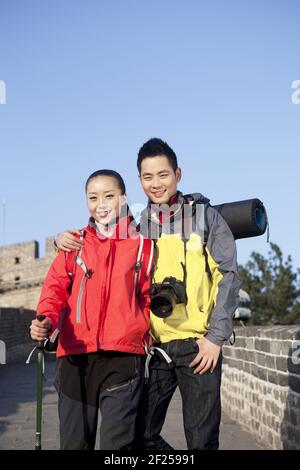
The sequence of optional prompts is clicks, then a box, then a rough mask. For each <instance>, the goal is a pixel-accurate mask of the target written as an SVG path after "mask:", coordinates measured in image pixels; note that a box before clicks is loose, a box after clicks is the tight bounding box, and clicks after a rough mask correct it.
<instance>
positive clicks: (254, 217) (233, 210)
mask: <svg viewBox="0 0 300 470" xmlns="http://www.w3.org/2000/svg"><path fill="white" fill-rule="evenodd" d="M212 207H213V208H214V209H216V210H217V211H218V212H219V213H220V214H221V216H222V217H223V218H224V219H225V220H226V222H227V224H228V226H229V228H230V230H231V231H232V233H233V236H234V238H235V239H236V240H237V239H238V238H249V237H257V236H259V235H263V234H264V233H265V231H266V228H267V226H268V217H267V211H266V209H265V207H264V205H263V203H262V202H261V201H260V200H259V199H247V200H245V201H237V202H227V203H224V204H219V205H217V206H212Z"/></svg>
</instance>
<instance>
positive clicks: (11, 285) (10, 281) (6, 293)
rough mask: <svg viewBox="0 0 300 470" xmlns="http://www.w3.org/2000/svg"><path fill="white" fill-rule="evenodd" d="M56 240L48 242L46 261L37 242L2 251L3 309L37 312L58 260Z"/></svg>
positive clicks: (0, 283)
mask: <svg viewBox="0 0 300 470" xmlns="http://www.w3.org/2000/svg"><path fill="white" fill-rule="evenodd" d="M53 240H54V238H53V237H48V238H47V239H46V245H45V256H44V257H43V258H40V257H39V243H38V242H37V241H35V240H33V241H28V242H22V243H15V244H12V245H7V246H1V247H0V307H14V308H18V307H23V308H35V306H36V303H37V300H38V295H39V292H40V288H41V285H42V283H43V280H44V279H45V276H46V274H47V272H48V269H49V266H50V264H51V262H52V260H53V258H54V256H55V249H54V244H53Z"/></svg>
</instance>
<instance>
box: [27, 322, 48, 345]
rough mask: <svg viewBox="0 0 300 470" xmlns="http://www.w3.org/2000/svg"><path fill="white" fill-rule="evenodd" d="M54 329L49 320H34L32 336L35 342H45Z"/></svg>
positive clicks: (31, 329)
mask: <svg viewBox="0 0 300 470" xmlns="http://www.w3.org/2000/svg"><path fill="white" fill-rule="evenodd" d="M51 329H52V322H51V320H50V319H49V318H47V317H46V318H44V320H43V321H39V320H38V319H37V318H35V319H34V320H32V322H31V326H30V336H31V338H32V339H34V341H44V340H45V339H46V338H47V336H48V335H49V333H50V331H51Z"/></svg>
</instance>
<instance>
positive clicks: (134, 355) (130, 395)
mask: <svg viewBox="0 0 300 470" xmlns="http://www.w3.org/2000/svg"><path fill="white" fill-rule="evenodd" d="M86 197H87V205H88V209H89V212H90V215H91V217H90V220H89V223H88V225H87V226H86V227H85V228H84V229H83V230H82V231H81V238H84V246H83V248H82V250H81V251H80V252H78V253H76V252H75V253H74V252H72V253H65V252H60V253H59V254H58V256H57V257H56V259H55V260H54V261H53V263H52V265H51V267H50V269H49V272H48V275H47V277H46V279H45V282H44V285H43V289H42V293H41V297H40V300H39V303H38V307H37V315H44V316H45V317H46V318H45V319H44V320H43V321H39V320H38V319H35V320H33V321H32V325H31V337H32V339H34V340H37V341H42V340H45V338H47V336H49V333H50V332H52V335H51V339H52V340H54V339H55V336H56V335H57V333H58V332H59V344H58V349H57V357H58V359H57V372H56V380H55V385H56V389H57V391H58V394H59V403H58V408H59V419H60V446H61V449H94V446H95V439H96V430H97V420H98V410H99V409H100V412H101V415H102V421H101V428H100V448H101V449H109V450H114V449H131V448H132V446H133V443H134V441H135V437H136V436H135V425H136V413H137V407H138V402H139V399H140V396H141V392H142V382H143V373H142V365H143V354H144V341H145V340H146V338H147V332H148V328H149V298H148V291H149V287H150V278H149V274H150V270H151V265H152V253H153V247H152V242H151V241H150V240H144V239H142V238H141V237H140V236H139V235H137V233H136V232H135V225H134V221H133V220H132V217H131V216H130V215H128V207H127V204H126V190H125V184H124V181H123V179H122V177H121V176H120V175H119V174H118V173H117V172H115V171H112V170H99V171H96V172H95V173H93V174H92V175H91V176H90V177H89V178H88V180H87V182H86Z"/></svg>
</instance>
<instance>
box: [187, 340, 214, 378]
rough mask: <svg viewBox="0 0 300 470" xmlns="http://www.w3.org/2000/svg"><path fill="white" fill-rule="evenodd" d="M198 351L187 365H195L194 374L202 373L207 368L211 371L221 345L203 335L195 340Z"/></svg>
mask: <svg viewBox="0 0 300 470" xmlns="http://www.w3.org/2000/svg"><path fill="white" fill-rule="evenodd" d="M197 343H198V346H199V353H198V354H197V356H196V357H195V359H194V360H193V361H192V362H191V363H190V364H189V367H195V366H197V367H196V368H195V370H194V374H200V375H201V374H204V373H205V372H207V371H208V370H209V371H210V372H213V371H214V369H215V367H216V365H217V362H218V359H219V355H220V352H221V347H220V346H218V345H217V344H214V343H212V342H211V341H209V340H208V339H206V338H205V336H203V338H200V339H198V340H197Z"/></svg>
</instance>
